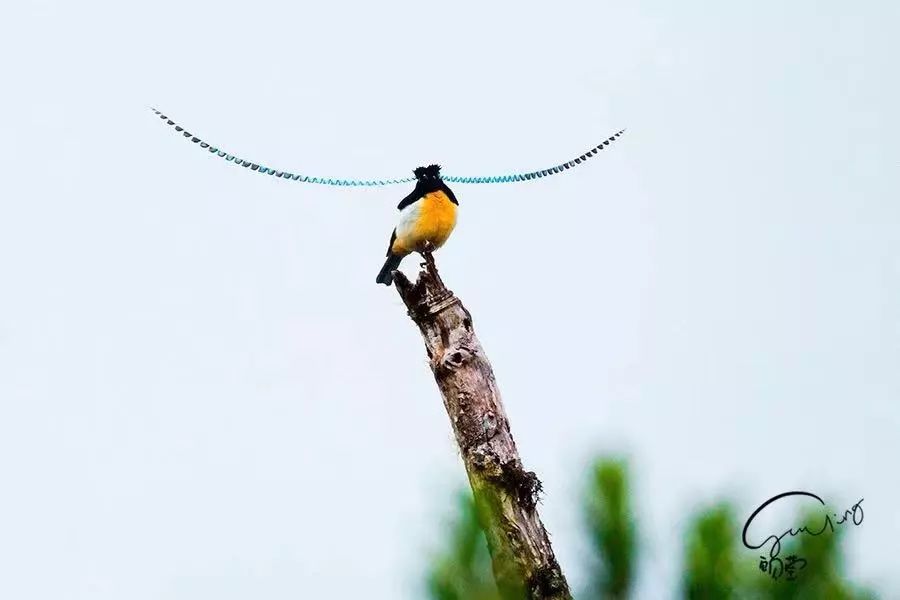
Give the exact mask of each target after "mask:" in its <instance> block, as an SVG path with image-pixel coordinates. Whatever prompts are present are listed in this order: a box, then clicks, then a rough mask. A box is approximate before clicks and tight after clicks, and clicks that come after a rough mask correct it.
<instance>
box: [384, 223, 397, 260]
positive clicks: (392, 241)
mask: <svg viewBox="0 0 900 600" xmlns="http://www.w3.org/2000/svg"><path fill="white" fill-rule="evenodd" d="M396 239H397V230H396V229H394V231H393V232H391V241H390V242H388V251H387V254H385V256H390V255H391V248H393V247H394V240H396Z"/></svg>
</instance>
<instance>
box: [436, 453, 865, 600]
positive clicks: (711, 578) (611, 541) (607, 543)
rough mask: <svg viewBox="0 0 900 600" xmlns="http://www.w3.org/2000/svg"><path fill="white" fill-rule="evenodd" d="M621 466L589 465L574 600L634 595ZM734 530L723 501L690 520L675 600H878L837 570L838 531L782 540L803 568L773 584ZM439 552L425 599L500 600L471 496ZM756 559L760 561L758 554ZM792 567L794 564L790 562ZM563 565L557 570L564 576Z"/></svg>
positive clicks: (630, 518) (810, 519)
mask: <svg viewBox="0 0 900 600" xmlns="http://www.w3.org/2000/svg"><path fill="white" fill-rule="evenodd" d="M632 497H633V496H632V491H631V488H630V478H629V470H628V465H627V463H626V462H625V461H624V460H622V459H619V458H601V459H598V460H597V461H595V462H594V464H593V465H592V466H591V469H590V472H589V475H588V481H587V486H586V491H585V496H584V509H583V510H584V514H585V526H586V535H587V537H588V539H589V540H590V547H591V550H592V552H591V555H590V556H589V557H587V558H586V563H585V564H586V566H587V567H588V568H589V576H588V581H587V587H586V589H585V590H582V591H581V593H576V594H575V598H577V599H578V600H581V599H587V600H624V599H626V598H632V597H634V596H635V594H634V587H635V576H636V565H637V559H638V556H637V551H638V547H637V530H638V526H637V519H636V517H635V514H634V509H633V501H632ZM822 518H823V517H822V515H820V514H812V513H810V514H807V515H799V516H798V518H797V522H798V523H804V524H806V525H808V526H809V529H810V530H811V531H819V530H821V529H822V522H823V521H822ZM740 526H741V525H740V524H739V521H738V518H737V516H736V514H735V510H734V508H733V506H732V505H731V504H729V503H727V502H719V503H716V504H711V505H707V506H705V507H703V508H701V509H699V510H698V511H697V512H696V513H695V514H694V515H693V517H692V518H691V519H690V521H689V523H688V525H687V528H686V530H685V532H684V534H683V538H682V539H683V540H684V547H683V557H682V560H681V565H682V573H681V583H680V587H679V590H678V593H677V597H680V598H686V599H689V600H718V599H740V600H743V599H745V598H746V599H750V600H754V599H768V598H772V599H775V600H801V599H807V598H810V599H819V598H822V599H829V600H830V599H835V600H869V599H874V598H877V597H878V596H877V595H876V594H875V593H873V592H872V591H870V590H866V589H864V588H861V587H859V586H857V585H854V584H853V583H852V582H850V581H849V580H848V579H847V576H846V575H845V573H844V570H843V561H842V553H841V540H842V539H843V534H844V533H845V528H841V527H836V528H835V531H834V532H831V531H830V530H828V531H826V532H825V533H823V534H822V535H819V536H811V535H806V534H801V535H798V536H796V537H786V538H785V539H784V540H782V550H781V552H780V554H779V557H780V558H781V559H782V560H785V559H786V558H787V557H789V556H792V555H794V556H797V557H800V558H802V559H803V560H805V561H806V563H805V566H803V567H802V568H800V569H797V570H796V573H795V579H794V580H791V581H789V580H787V574H784V575H782V576H781V577H779V578H778V579H775V578H773V577H772V576H771V575H770V574H768V573H766V572H764V571H762V570H760V568H759V555H758V554H754V552H751V551H750V550H747V549H746V548H744V547H743V545H741V542H740V539H741V537H740ZM443 545H444V547H443V549H442V550H441V551H440V553H439V554H438V555H437V556H436V557H435V558H434V559H433V561H432V564H431V567H430V570H429V574H428V577H427V587H428V595H429V597H430V598H431V599H432V600H500V595H499V593H498V591H497V588H496V586H495V585H494V580H493V574H492V571H491V559H490V555H489V554H488V548H487V542H486V541H485V537H484V533H483V532H482V530H481V527H480V526H479V524H478V516H477V513H476V509H475V505H474V503H473V501H472V497H471V494H469V493H468V492H466V493H464V494H461V495H460V496H459V497H458V498H457V509H456V515H455V518H454V521H453V523H452V525H451V526H450V527H449V528H448V530H447V538H446V539H445V540H444V541H443ZM763 554H766V555H767V554H768V550H765V551H764V552H763ZM797 564H799V563H797ZM565 567H566V566H565V565H563V569H565Z"/></svg>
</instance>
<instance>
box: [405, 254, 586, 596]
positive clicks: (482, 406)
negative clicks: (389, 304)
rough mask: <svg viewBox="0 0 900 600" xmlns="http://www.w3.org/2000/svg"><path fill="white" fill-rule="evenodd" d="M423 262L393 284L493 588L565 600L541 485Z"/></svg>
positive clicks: (482, 364) (471, 342) (490, 376)
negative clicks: (414, 335)
mask: <svg viewBox="0 0 900 600" xmlns="http://www.w3.org/2000/svg"><path fill="white" fill-rule="evenodd" d="M423 256H424V257H425V263H423V265H422V266H423V267H424V270H422V271H421V272H420V273H419V277H418V279H417V280H416V283H415V284H412V283H410V281H409V280H408V279H407V278H406V277H405V276H404V275H403V273H401V272H399V271H396V272H394V284H395V285H396V287H397V291H398V292H399V293H400V297H401V298H402V299H403V302H404V303H405V304H406V307H407V309H409V316H410V317H411V318H412V320H413V321H414V322H415V323H416V325H418V326H419V330H420V331H421V332H422V337H423V338H424V340H425V351H426V352H427V354H428V358H429V359H430V364H431V370H432V372H433V373H434V378H435V380H436V381H437V384H438V388H440V390H441V395H442V396H443V398H444V407H445V408H446V409H447V414H448V415H449V416H450V421H451V423H452V424H453V432H454V434H455V435H456V441H457V443H458V444H459V450H460V453H461V454H462V458H463V461H464V462H465V465H466V471H467V473H468V476H469V483H470V485H471V486H472V492H473V494H474V497H475V502H476V506H477V507H478V515H479V520H480V521H481V525H482V527H483V528H484V531H485V534H486V536H487V542H488V548H489V549H490V553H491V560H492V562H493V570H494V578H495V580H496V582H497V587H498V588H499V590H500V592H501V594H502V595H503V597H504V598H508V599H515V600H521V599H523V598H524V599H528V600H546V599H553V600H570V599H571V597H572V596H571V594H570V592H569V588H568V585H567V583H566V580H565V577H564V576H563V574H562V570H561V569H560V567H559V563H558V562H557V561H556V557H555V556H554V554H553V548H552V547H551V546H550V539H549V537H548V535H547V531H546V529H544V526H543V524H542V523H541V520H540V517H538V513H537V507H536V504H537V500H538V493H539V492H540V490H541V483H540V481H538V478H537V476H536V475H535V474H534V473H532V472H530V471H525V469H524V468H523V467H522V461H521V460H520V458H519V452H518V450H516V444H515V441H514V440H513V437H512V434H511V433H510V430H509V421H508V420H507V418H506V412H505V411H504V409H503V404H502V402H501V401H500V391H499V390H498V389H497V381H496V380H495V379H494V373H493V370H492V369H491V365H490V363H489V362H488V359H487V357H486V356H485V354H484V350H482V348H481V344H479V342H478V338H477V337H475V331H474V330H473V328H472V316H471V315H470V314H469V311H468V310H466V308H465V307H464V306H463V305H462V303H461V302H460V301H459V299H458V298H456V296H454V295H453V292H451V291H450V290H448V289H447V288H446V287H445V286H444V283H443V281H441V278H440V276H439V275H438V272H437V268H436V267H435V264H434V259H433V258H432V256H431V254H430V253H424V254H423Z"/></svg>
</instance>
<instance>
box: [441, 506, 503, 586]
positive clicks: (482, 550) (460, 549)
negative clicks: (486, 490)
mask: <svg viewBox="0 0 900 600" xmlns="http://www.w3.org/2000/svg"><path fill="white" fill-rule="evenodd" d="M457 504H458V514H457V516H456V520H455V522H454V524H453V526H452V527H451V529H450V540H449V544H448V548H446V549H445V550H444V551H443V553H442V554H441V555H440V556H438V557H437V558H436V559H435V561H434V566H433V567H432V569H431V573H430V574H429V577H428V590H429V592H430V597H431V598H432V599H433V600H470V599H471V600H500V594H499V592H498V591H497V586H496V585H495V584H494V575H493V572H492V571H491V557H490V555H489V554H488V547H487V540H485V537H484V531H482V529H481V525H479V523H478V513H477V510H476V508H475V502H474V501H473V500H472V496H471V494H468V493H465V494H460V496H459V498H458V500H457Z"/></svg>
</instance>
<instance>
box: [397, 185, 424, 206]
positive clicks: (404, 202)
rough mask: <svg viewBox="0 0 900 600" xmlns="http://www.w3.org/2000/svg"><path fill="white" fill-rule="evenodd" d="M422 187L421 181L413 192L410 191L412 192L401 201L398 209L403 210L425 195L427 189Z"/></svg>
mask: <svg viewBox="0 0 900 600" xmlns="http://www.w3.org/2000/svg"><path fill="white" fill-rule="evenodd" d="M422 188H423V186H422V182H421V181H420V182H419V183H417V184H416V188H415V189H414V190H413V191H412V192H410V194H409V195H408V196H407V197H406V198H404V199H403V200H401V201H400V204H398V205H397V210H403V209H404V208H406V207H407V206H409V205H410V204H412V203H413V202H415V201H416V200H418V199H419V198H421V197H422V196H424V195H425V191H424V190H423V189H422Z"/></svg>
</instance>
